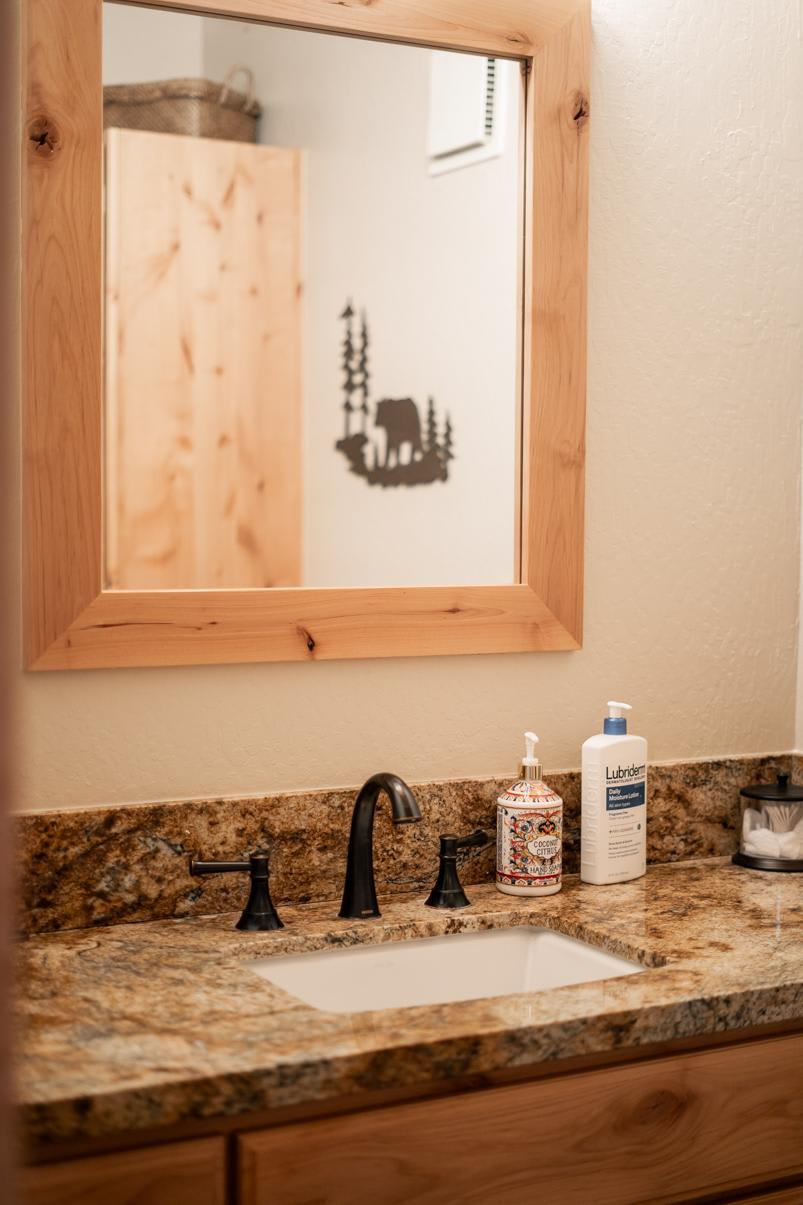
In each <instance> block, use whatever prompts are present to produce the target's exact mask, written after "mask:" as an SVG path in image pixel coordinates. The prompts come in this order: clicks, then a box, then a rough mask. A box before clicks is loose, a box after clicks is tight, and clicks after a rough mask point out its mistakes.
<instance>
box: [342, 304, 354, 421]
mask: <svg viewBox="0 0 803 1205" xmlns="http://www.w3.org/2000/svg"><path fill="white" fill-rule="evenodd" d="M340 317H341V318H343V319H344V320H345V323H346V333H345V335H344V336H343V352H342V356H341V360H340V364H341V367H342V369H343V394H344V396H345V401H344V402H343V410H344V412H345V419H344V425H343V432H344V438H345V439H348V437H349V435H350V434H351V415H352V411H353V410H354V406H353V405H352V402H351V399H352V396H353V394H354V391H355V388H356V384H355V380H354V338H353V333H352V328H351V320H352V318H353V317H354V310H353V309H352V305H351V302H350V301H348V302H346V308H345V309H344V310H343V313H342V314H341V315H340Z"/></svg>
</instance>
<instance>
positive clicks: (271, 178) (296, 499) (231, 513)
mask: <svg viewBox="0 0 803 1205" xmlns="http://www.w3.org/2000/svg"><path fill="white" fill-rule="evenodd" d="M300 167H301V155H300V152H298V151H295V150H290V149H284V148H278V147H268V146H252V145H247V144H244V143H237V142H227V141H223V140H219V139H208V138H188V137H183V136H179V135H175V134H156V133H151V132H148V131H142V130H117V129H110V130H107V131H106V360H105V362H106V464H107V472H106V479H105V481H106V485H105V488H106V570H107V581H108V585H109V586H110V587H112V588H115V589H125V590H165V589H201V588H206V589H214V588H244V587H271V586H298V585H300V584H301V576H300V575H301V538H302V535H301V526H302V522H301V520H302V512H301V505H302V498H301V425H302V403H301V369H300V360H301V279H300V233H301V232H300Z"/></svg>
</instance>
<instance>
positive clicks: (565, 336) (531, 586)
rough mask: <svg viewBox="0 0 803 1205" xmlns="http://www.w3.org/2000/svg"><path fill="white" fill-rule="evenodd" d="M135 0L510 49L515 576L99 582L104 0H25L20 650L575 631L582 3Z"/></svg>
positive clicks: (546, 635)
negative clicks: (514, 64) (523, 94)
mask: <svg viewBox="0 0 803 1205" xmlns="http://www.w3.org/2000/svg"><path fill="white" fill-rule="evenodd" d="M129 2H131V3H138V4H140V3H144V0H129ZM147 6H148V7H161V8H164V9H184V10H187V11H191V12H194V13H198V14H203V15H207V16H215V15H218V16H230V17H237V18H240V19H243V20H258V21H265V22H267V23H271V24H277V25H293V26H297V27H304V28H309V29H314V30H320V31H324V32H330V33H348V34H356V35H362V36H365V37H371V38H380V39H383V40H386V41H397V42H407V43H414V44H417V45H424V46H433V47H440V48H443V49H452V50H471V51H477V52H479V53H484V54H489V55H498V56H505V57H515V58H519V59H523V60H524V61H525V63H526V65H527V67H528V71H527V103H526V121H525V126H526V133H525V175H526V195H525V233H524V237H525V273H524V275H525V280H524V306H523V310H524V333H523V342H524V356H523V398H524V404H523V416H522V419H523V422H522V426H523V430H522V437H521V446H522V451H523V455H522V466H521V555H520V558H519V562H520V573H519V581H518V583H516V584H512V585H501V586H454V587H447V586H434V587H415V588H413V587H405V588H396V587H394V588H381V589H335V588H326V589H321V588H314V587H299V588H297V589H264V590H260V589H245V590H153V591H140V590H137V591H114V590H107V589H104V586H103V562H102V547H103V505H102V442H101V441H102V426H101V424H102V407H103V391H102V376H101V357H102V347H101V314H102V294H101V279H102V263H101V255H102V241H101V169H102V145H103V144H102V127H103V120H102V72H101V67H102V64H101V13H102V0H24V7H25V16H24V52H25V60H24V91H25V95H24V106H25V107H24V118H23V142H24V147H23V156H24V171H23V181H24V198H23V261H22V262H23V322H24V349H25V350H24V416H23V474H24V475H23V542H24V573H23V580H24V591H25V598H24V616H25V660H26V665H27V666H28V668H30V669H37V670H38V669H86V668H101V667H110V666H144V665H151V666H153V665H192V664H211V663H226V662H251V661H254V662H256V661H300V660H317V659H319V658H351V657H398V656H421V655H444V654H458V653H502V652H527V651H537V650H554V649H576V648H579V647H580V642H581V637H582V590H583V585H582V582H583V469H584V433H585V391H586V261H587V232H588V112H589V92H588V85H589V51H590V4H589V2H588V0H372V2H371V0H368V2H366V0H359V2H354V3H350V2H348V0H346V2H345V3H344V2H343V0H337V2H336V3H333V0H156V3H154V0H149V3H148V5H147ZM489 488H493V485H492V483H489Z"/></svg>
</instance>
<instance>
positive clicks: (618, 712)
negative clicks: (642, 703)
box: [605, 700, 633, 720]
mask: <svg viewBox="0 0 803 1205" xmlns="http://www.w3.org/2000/svg"><path fill="white" fill-rule="evenodd" d="M605 706H606V707H607V708H608V715H609V717H610V718H611V719H612V720H621V719H622V717H623V716H624V714H625V712H626V711H632V710H633V708H632V707H631V706H630V704H629V703H615V702H614V701H613V700H609V701H608V702H607V703H606V704H605Z"/></svg>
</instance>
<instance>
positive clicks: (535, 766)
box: [521, 732, 541, 782]
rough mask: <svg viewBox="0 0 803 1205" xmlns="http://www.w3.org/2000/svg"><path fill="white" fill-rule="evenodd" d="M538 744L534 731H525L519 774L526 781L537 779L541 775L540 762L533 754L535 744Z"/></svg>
mask: <svg viewBox="0 0 803 1205" xmlns="http://www.w3.org/2000/svg"><path fill="white" fill-rule="evenodd" d="M537 744H538V737H537V736H536V735H535V733H534V732H525V734H524V748H525V750H526V753H525V756H524V757H523V759H522V763H521V776H522V778H523V779H525V780H526V781H528V782H530V781H536V782H537V781H538V780H539V779H540V777H541V763H540V761H539V760H538V758H537V757H536V756H535V746H536V745H537Z"/></svg>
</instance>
